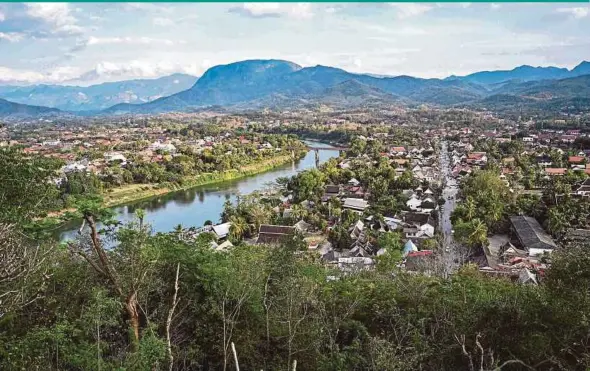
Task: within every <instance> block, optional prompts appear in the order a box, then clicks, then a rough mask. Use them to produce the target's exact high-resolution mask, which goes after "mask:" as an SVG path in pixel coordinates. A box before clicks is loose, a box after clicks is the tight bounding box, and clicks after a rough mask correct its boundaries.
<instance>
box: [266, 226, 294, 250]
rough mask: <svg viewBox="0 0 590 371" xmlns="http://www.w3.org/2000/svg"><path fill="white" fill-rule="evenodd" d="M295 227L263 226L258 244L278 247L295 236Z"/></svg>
mask: <svg viewBox="0 0 590 371" xmlns="http://www.w3.org/2000/svg"><path fill="white" fill-rule="evenodd" d="M295 231H296V230H295V227H291V226H286V225H269V224H263V225H261V226H260V229H259V230H258V239H257V240H256V243H257V244H265V245H276V244H280V243H283V242H285V241H288V240H290V239H292V238H293V236H295Z"/></svg>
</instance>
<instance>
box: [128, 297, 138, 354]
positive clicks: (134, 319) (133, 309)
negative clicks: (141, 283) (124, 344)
mask: <svg viewBox="0 0 590 371" xmlns="http://www.w3.org/2000/svg"><path fill="white" fill-rule="evenodd" d="M125 310H126V311H127V315H128V316H129V326H130V333H129V341H130V343H131V344H132V346H133V349H134V350H137V346H138V343H139V311H138V310H137V293H136V292H133V293H132V294H131V295H129V296H128V297H127V300H126V301H125Z"/></svg>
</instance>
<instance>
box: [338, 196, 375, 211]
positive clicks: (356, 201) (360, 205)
mask: <svg viewBox="0 0 590 371" xmlns="http://www.w3.org/2000/svg"><path fill="white" fill-rule="evenodd" d="M342 207H343V208H345V209H349V210H352V211H356V212H357V213H359V214H360V213H362V212H363V211H365V209H366V208H367V207H369V203H368V202H367V201H366V200H363V199H362V198H345V199H344V204H343V205H342Z"/></svg>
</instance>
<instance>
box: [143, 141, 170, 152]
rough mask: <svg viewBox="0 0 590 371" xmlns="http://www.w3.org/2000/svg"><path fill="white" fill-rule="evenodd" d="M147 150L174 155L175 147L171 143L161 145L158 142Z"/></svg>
mask: <svg viewBox="0 0 590 371" xmlns="http://www.w3.org/2000/svg"><path fill="white" fill-rule="evenodd" d="M148 149H150V150H151V151H161V152H166V153H175V152H176V147H175V146H174V144H172V143H162V142H160V141H156V142H154V143H152V144H151V145H150V146H149V147H148Z"/></svg>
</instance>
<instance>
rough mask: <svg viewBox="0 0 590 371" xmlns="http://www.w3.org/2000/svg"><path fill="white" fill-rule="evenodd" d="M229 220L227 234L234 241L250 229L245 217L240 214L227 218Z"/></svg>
mask: <svg viewBox="0 0 590 371" xmlns="http://www.w3.org/2000/svg"><path fill="white" fill-rule="evenodd" d="M229 222H230V223H231V225H230V227H229V235H230V237H231V238H232V239H233V240H234V241H239V240H241V239H242V238H243V237H244V235H245V234H246V233H247V232H248V230H249V229H250V228H249V226H248V223H247V222H246V219H244V218H242V217H241V216H235V215H233V216H231V217H230V218H229Z"/></svg>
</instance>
